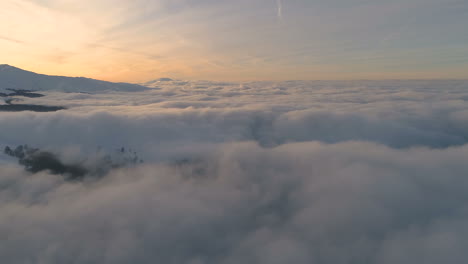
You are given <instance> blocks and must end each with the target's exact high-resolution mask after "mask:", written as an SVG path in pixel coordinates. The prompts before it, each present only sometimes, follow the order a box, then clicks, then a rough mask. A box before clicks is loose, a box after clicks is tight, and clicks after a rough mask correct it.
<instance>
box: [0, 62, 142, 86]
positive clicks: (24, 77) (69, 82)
mask: <svg viewBox="0 0 468 264" xmlns="http://www.w3.org/2000/svg"><path fill="white" fill-rule="evenodd" d="M6 89H22V90H34V91H63V92H89V93H93V92H103V91H125V92H132V91H142V90H145V89H148V88H147V87H144V86H141V85H137V84H130V83H112V82H106V81H99V80H94V79H89V78H84V77H64V76H50V75H44V74H37V73H34V72H30V71H25V70H22V69H19V68H16V67H13V66H10V65H7V64H2V65H0V91H5V90H6Z"/></svg>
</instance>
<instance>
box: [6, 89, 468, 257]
mask: <svg viewBox="0 0 468 264" xmlns="http://www.w3.org/2000/svg"><path fill="white" fill-rule="evenodd" d="M151 86H152V89H151V90H150V91H148V92H133V93H129V92H99V93H93V94H83V93H62V92H56V91H46V92H44V94H45V95H46V96H44V97H40V98H21V100H23V101H24V102H25V103H37V104H41V105H53V104H54V103H56V102H57V101H60V103H61V104H63V105H64V106H65V107H67V110H61V111H57V112H53V113H33V112H18V113H0V124H2V127H1V129H0V139H1V142H0V144H1V145H2V147H3V146H6V145H11V146H15V145H19V144H28V145H31V146H34V147H39V148H41V149H43V150H47V151H51V152H53V153H57V154H58V157H60V159H61V161H62V162H63V163H64V164H75V162H76V161H80V160H81V161H82V160H87V162H91V161H92V160H93V159H94V158H93V157H94V156H95V153H96V152H97V151H100V152H106V151H108V152H113V151H115V150H118V149H120V148H121V147H125V148H132V149H133V150H135V151H136V152H138V155H139V156H140V157H141V158H142V159H144V160H145V162H144V163H143V164H136V165H134V166H127V167H119V168H115V169H110V170H108V171H107V172H106V173H105V175H104V176H103V177H102V178H100V179H95V178H92V177H89V178H85V179H84V180H83V181H79V182H70V181H67V179H66V178H64V177H61V176H60V175H52V172H51V171H40V172H37V173H32V172H27V171H25V170H24V169H23V168H22V167H21V166H20V165H18V164H17V163H16V160H14V159H13V158H11V157H9V156H7V155H0V166H1V167H0V211H1V214H0V234H1V236H2V237H4V238H6V239H3V240H2V241H3V242H2V243H1V245H0V256H1V257H2V259H3V260H5V262H8V263H30V262H31V263H70V262H76V263H154V262H161V263H226V264H231V263H379V264H380V263H382V264H386V263H441V262H445V263H461V262H463V261H464V260H465V259H466V258H467V257H468V256H467V255H466V250H465V249H464V245H466V243H468V241H467V237H468V236H467V232H468V225H467V224H466V223H468V222H467V220H468V219H467V218H468V214H467V212H468V211H467V209H468V208H467V206H466V204H467V202H468V195H467V194H466V189H467V187H468V180H467V178H466V171H467V170H468V164H467V163H466V159H467V157H468V145H467V144H466V143H467V140H468V136H467V135H468V126H467V125H466V123H467V122H466V121H468V107H467V104H466V100H468V92H467V91H468V90H467V88H468V82H467V81H385V82H384V81H380V82H373V81H359V82H329V81H317V82H302V81H290V82H282V83H273V82H254V83H241V84H239V83H214V82H208V81H198V82H185V81H179V80H164V81H162V80H156V81H154V82H151ZM96 159H97V158H96Z"/></svg>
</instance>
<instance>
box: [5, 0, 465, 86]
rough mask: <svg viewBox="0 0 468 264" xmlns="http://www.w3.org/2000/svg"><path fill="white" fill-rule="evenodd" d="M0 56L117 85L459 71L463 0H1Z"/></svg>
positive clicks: (460, 74) (452, 74)
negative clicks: (160, 80)
mask: <svg viewBox="0 0 468 264" xmlns="http://www.w3.org/2000/svg"><path fill="white" fill-rule="evenodd" d="M0 18H1V23H0V58H1V62H0V63H6V64H10V65H13V66H16V67H20V68H23V69H26V70H31V71H35V72H39V73H44V74H52V75H67V76H86V77H91V78H96V79H103V80H109V81H124V82H144V81H148V80H151V79H156V78H160V77H171V78H177V79H198V80H200V79H205V80H229V81H247V80H291V79H301V80H320V79H426V78H428V79H438V78H467V76H468V75H467V74H466V73H467V72H468V45H467V44H466V43H468V34H466V25H468V1H466V0H444V1H442V0H392V1H389V0H374V1H368V0H237V1H233V0H216V1H215V0H196V1H195V0H99V1H96V0H79V1H78V0H2V1H0Z"/></svg>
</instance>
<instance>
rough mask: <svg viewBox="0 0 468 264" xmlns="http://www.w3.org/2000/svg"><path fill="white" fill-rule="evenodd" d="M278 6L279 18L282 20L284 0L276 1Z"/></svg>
mask: <svg viewBox="0 0 468 264" xmlns="http://www.w3.org/2000/svg"><path fill="white" fill-rule="evenodd" d="M276 3H277V6H278V18H279V19H282V18H283V3H282V0H276Z"/></svg>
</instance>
